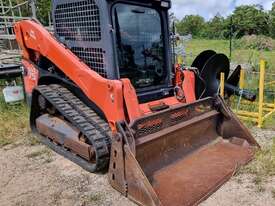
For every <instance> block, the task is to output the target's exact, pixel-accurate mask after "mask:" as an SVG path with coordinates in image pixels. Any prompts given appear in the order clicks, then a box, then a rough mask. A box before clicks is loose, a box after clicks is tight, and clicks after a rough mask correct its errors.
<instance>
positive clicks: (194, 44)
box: [186, 39, 275, 73]
mask: <svg viewBox="0 0 275 206" xmlns="http://www.w3.org/2000/svg"><path fill="white" fill-rule="evenodd" d="M208 49H212V50H215V51H216V52H218V53H224V54H226V55H227V56H228V57H229V53H230V51H229V41H228V40H203V39H193V40H191V41H190V42H188V43H186V52H187V55H188V57H187V60H186V61H187V65H191V64H192V62H193V60H194V59H195V57H196V56H197V55H198V54H199V53H200V52H202V51H204V50H208ZM190 54H191V56H190ZM274 56H275V51H257V50H254V49H234V41H233V51H232V62H234V63H236V64H244V63H245V64H246V63H250V64H252V65H254V66H258V64H259V60H260V59H261V58H263V59H264V60H266V61H267V65H268V70H267V71H268V72H274V73H275V58H274Z"/></svg>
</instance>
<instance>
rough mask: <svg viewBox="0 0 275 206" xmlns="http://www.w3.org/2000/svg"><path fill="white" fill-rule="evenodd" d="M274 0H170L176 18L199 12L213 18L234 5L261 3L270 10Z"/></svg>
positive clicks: (232, 8)
mask: <svg viewBox="0 0 275 206" xmlns="http://www.w3.org/2000/svg"><path fill="white" fill-rule="evenodd" d="M273 1H275V0H172V5H173V6H172V11H173V12H174V13H175V15H176V17H177V18H178V19H182V18H183V17H184V16H185V15H190V14H199V15H200V16H203V17H204V18H205V19H207V20H208V19H211V18H213V17H214V16H215V15H216V14H217V13H220V14H221V15H222V16H227V15H229V14H230V13H232V11H233V10H234V8H235V7H236V6H240V5H251V4H261V5H263V7H264V9H266V10H270V9H271V7H272V2H273Z"/></svg>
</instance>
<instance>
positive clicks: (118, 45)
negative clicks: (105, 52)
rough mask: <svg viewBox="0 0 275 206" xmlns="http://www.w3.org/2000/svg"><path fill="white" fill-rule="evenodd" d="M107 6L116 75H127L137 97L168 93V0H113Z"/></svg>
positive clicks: (121, 76) (169, 68)
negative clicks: (113, 42) (147, 93)
mask: <svg viewBox="0 0 275 206" xmlns="http://www.w3.org/2000/svg"><path fill="white" fill-rule="evenodd" d="M110 8H111V9H110V10H111V20H112V27H113V29H114V31H115V35H114V36H115V53H116V57H117V66H118V70H119V71H118V74H119V78H129V79H130V81H131V83H132V84H133V86H134V87H135V89H136V91H137V93H138V95H139V96H142V94H144V92H145V93H146V92H149V94H150V93H151V92H153V93H154V91H155V92H157V93H158V94H157V96H156V98H160V96H161V97H163V96H165V95H169V94H170V92H169V87H168V85H169V84H170V83H171V78H170V73H171V61H170V57H171V54H170V49H169V30H168V18H167V11H168V9H169V8H170V2H169V1H112V3H111V6H110ZM150 91H151V92H150ZM153 93H151V94H153ZM151 97H152V96H151Z"/></svg>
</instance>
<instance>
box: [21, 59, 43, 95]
mask: <svg viewBox="0 0 275 206" xmlns="http://www.w3.org/2000/svg"><path fill="white" fill-rule="evenodd" d="M22 64H23V66H24V85H25V91H26V93H27V94H31V93H32V91H33V89H34V88H35V87H36V86H37V83H38V78H39V71H38V70H37V69H36V68H35V66H34V65H33V64H31V63H30V62H28V61H26V60H25V59H23V60H22Z"/></svg>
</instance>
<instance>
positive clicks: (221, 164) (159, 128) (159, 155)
mask: <svg viewBox="0 0 275 206" xmlns="http://www.w3.org/2000/svg"><path fill="white" fill-rule="evenodd" d="M117 127H118V130H119V132H118V133H117V134H115V136H114V139H115V140H114V141H113V143H112V151H111V152H112V153H111V161H110V168H109V181H110V183H111V185H112V186H113V187H114V188H115V189H117V190H118V191H120V192H121V193H123V194H124V195H125V196H127V197H128V198H130V199H131V200H133V201H135V202H136V203H137V204H139V205H146V206H159V205H162V206H172V205H173V206H190V205H198V204H199V203H200V202H201V201H203V200H205V199H206V198H207V197H208V196H209V195H211V194H212V193H214V192H215V191H216V190H217V189H218V188H219V187H220V186H221V185H222V184H224V183H225V182H226V181H227V180H228V179H229V178H230V177H231V176H232V175H233V174H234V173H235V172H236V170H237V169H238V168H239V167H240V166H242V165H245V164H246V163H248V162H249V161H250V160H251V159H252V158H253V154H254V151H255V149H256V148H257V147H259V145H258V144H257V142H256V141H255V140H254V138H253V137H252V136H251V134H250V133H249V131H248V129H247V128H245V127H244V126H243V125H242V124H241V123H240V121H239V120H238V119H237V118H236V116H235V115H234V114H233V113H232V112H231V110H230V109H228V108H227V106H226V105H225V104H224V102H223V100H222V99H221V98H219V97H217V98H207V99H204V100H200V101H197V102H195V103H193V104H188V105H183V106H180V107H174V108H169V109H167V110H165V111H162V112H158V113H155V114H152V115H148V116H146V117H143V118H141V119H138V120H136V121H135V122H133V123H132V124H130V125H127V124H126V123H118V124H117Z"/></svg>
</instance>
